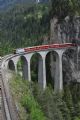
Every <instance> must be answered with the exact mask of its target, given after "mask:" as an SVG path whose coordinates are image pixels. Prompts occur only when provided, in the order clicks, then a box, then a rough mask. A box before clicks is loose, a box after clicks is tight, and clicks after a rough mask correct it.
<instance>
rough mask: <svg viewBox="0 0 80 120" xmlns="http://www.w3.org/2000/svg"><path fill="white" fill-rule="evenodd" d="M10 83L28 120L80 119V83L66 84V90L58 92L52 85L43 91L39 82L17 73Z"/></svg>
mask: <svg viewBox="0 0 80 120" xmlns="http://www.w3.org/2000/svg"><path fill="white" fill-rule="evenodd" d="M10 85H11V91H12V94H13V96H16V97H15V99H17V102H19V103H20V104H21V106H23V107H24V108H25V110H26V119H27V120H79V119H80V94H79V93H78V92H79V91H78V90H79V89H80V85H79V84H75V85H74V84H70V85H66V86H65V87H64V92H63V93H59V94H57V93H54V91H53V88H52V87H51V86H50V87H48V88H46V90H44V91H42V89H41V88H40V87H39V86H38V84H37V83H33V82H31V83H29V82H27V81H24V80H22V78H21V77H20V76H16V75H15V76H14V79H13V80H12V81H10ZM74 96H76V97H74ZM24 120H25V119H24Z"/></svg>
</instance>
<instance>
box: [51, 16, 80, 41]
mask: <svg viewBox="0 0 80 120" xmlns="http://www.w3.org/2000/svg"><path fill="white" fill-rule="evenodd" d="M50 25H51V26H50V31H51V32H50V33H51V34H50V43H71V42H74V41H78V42H79V39H80V17H74V18H73V19H71V18H70V17H69V16H67V17H66V18H65V19H64V20H61V21H60V22H59V21H58V19H57V18H53V19H51V21H50Z"/></svg>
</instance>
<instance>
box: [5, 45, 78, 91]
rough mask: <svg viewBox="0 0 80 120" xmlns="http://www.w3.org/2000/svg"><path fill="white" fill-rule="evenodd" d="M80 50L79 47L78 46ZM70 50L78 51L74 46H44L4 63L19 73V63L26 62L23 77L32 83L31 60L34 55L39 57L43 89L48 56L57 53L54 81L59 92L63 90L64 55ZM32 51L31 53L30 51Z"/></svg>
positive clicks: (39, 72) (40, 80) (40, 78)
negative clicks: (20, 60) (20, 61)
mask: <svg viewBox="0 0 80 120" xmlns="http://www.w3.org/2000/svg"><path fill="white" fill-rule="evenodd" d="M46 46H47V47H46ZM78 48H79V46H78ZM68 49H76V46H75V45H74V44H71V43H70V44H61V45H60V44H59V45H58V44H54V45H43V46H37V47H36V49H35V47H31V48H28V52H27V51H24V52H22V53H17V54H13V55H12V56H11V57H10V58H9V59H7V60H6V61H5V63H4V66H5V68H6V69H10V70H13V71H16V73H17V72H18V70H17V63H18V61H19V59H20V58H21V59H22V60H23V61H24V64H23V76H24V79H25V80H29V81H31V68H30V64H31V59H32V56H33V55H34V54H38V55H39V61H38V83H39V85H40V86H41V88H42V89H45V88H46V64H45V60H46V56H47V55H48V53H50V52H52V51H53V52H55V54H56V72H55V80H54V90H55V91H59V90H62V89H63V72H62V57H63V54H64V53H65V52H66V51H67V50H68ZM29 50H31V51H29Z"/></svg>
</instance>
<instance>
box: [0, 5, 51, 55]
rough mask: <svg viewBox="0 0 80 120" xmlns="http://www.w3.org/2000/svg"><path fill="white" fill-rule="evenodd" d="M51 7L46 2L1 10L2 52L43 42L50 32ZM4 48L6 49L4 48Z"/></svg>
mask: <svg viewBox="0 0 80 120" xmlns="http://www.w3.org/2000/svg"><path fill="white" fill-rule="evenodd" d="M48 16H49V7H48V5H47V4H46V5H45V4H43V5H41V4H38V5H35V4H34V5H31V6H28V7H27V4H26V3H25V5H17V6H15V7H13V8H12V9H10V10H8V11H6V12H2V13H1V12H0V23H1V24H0V48H1V49H2V51H3V52H2V51H0V52H1V53H0V54H6V53H9V52H11V51H12V50H13V49H14V48H20V47H21V48H22V47H27V46H33V45H39V44H42V42H43V40H44V36H45V35H46V34H48V32H49V17H48ZM3 48H4V49H3Z"/></svg>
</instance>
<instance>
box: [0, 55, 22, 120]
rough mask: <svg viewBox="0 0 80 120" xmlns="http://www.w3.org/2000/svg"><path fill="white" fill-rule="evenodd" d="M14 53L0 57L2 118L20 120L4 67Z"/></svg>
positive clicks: (0, 115)
mask: <svg viewBox="0 0 80 120" xmlns="http://www.w3.org/2000/svg"><path fill="white" fill-rule="evenodd" d="M11 56H12V55H8V56H5V57H4V58H2V59H0V120H20V118H19V114H18V111H17V109H16V106H15V103H14V101H13V99H12V97H11V95H10V91H9V86H8V84H7V81H6V77H5V72H4V70H3V69H2V68H3V67H2V66H4V63H5V60H6V59H9V58H10V57H11Z"/></svg>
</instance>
